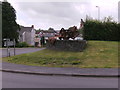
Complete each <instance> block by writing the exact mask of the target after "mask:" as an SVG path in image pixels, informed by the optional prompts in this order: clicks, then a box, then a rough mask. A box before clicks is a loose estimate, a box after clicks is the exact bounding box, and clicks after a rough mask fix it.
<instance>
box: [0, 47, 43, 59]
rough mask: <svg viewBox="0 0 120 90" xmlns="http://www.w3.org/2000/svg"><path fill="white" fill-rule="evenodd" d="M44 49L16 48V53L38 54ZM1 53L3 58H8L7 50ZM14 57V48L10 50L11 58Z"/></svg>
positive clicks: (4, 49)
mask: <svg viewBox="0 0 120 90" xmlns="http://www.w3.org/2000/svg"><path fill="white" fill-rule="evenodd" d="M42 49H44V48H16V49H15V52H16V55H19V54H23V53H30V52H36V51H39V50H42ZM0 52H2V57H7V49H6V48H3V49H2V50H0ZM13 55H14V48H10V56H13Z"/></svg>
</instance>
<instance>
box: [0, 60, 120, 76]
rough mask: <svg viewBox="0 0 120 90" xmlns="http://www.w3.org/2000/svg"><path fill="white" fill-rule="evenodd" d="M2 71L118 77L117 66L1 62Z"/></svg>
mask: <svg viewBox="0 0 120 90" xmlns="http://www.w3.org/2000/svg"><path fill="white" fill-rule="evenodd" d="M0 70H2V71H4V72H12V73H24V74H35V75H58V76H81V77H119V76H120V75H118V69H117V68H57V67H41V66H27V65H20V64H13V63H7V62H2V69H0Z"/></svg>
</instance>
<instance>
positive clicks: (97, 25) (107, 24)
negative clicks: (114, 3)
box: [84, 20, 120, 41]
mask: <svg viewBox="0 0 120 90" xmlns="http://www.w3.org/2000/svg"><path fill="white" fill-rule="evenodd" d="M119 34H120V24H117V23H116V22H111V21H110V20H106V21H104V22H101V21H98V20H86V22H85V24H84V39H86V40H104V41H119V40H120V38H119V37H118V35H119Z"/></svg>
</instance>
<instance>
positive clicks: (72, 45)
mask: <svg viewBox="0 0 120 90" xmlns="http://www.w3.org/2000/svg"><path fill="white" fill-rule="evenodd" d="M86 45H87V42H86V41H85V40H74V41H73V40H56V41H55V43H54V44H51V43H50V42H48V41H47V44H46V48H47V49H51V50H59V51H75V52H78V51H83V50H84V49H85V47H86Z"/></svg>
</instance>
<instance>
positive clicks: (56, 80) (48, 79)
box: [2, 72, 118, 88]
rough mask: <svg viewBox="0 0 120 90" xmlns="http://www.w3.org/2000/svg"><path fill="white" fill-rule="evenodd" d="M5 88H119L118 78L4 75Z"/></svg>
mask: <svg viewBox="0 0 120 90" xmlns="http://www.w3.org/2000/svg"><path fill="white" fill-rule="evenodd" d="M2 85H3V86H2V87H3V88H117V87H118V78H89V77H66V76H42V75H29V74H16V73H8V72H3V73H2Z"/></svg>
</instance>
